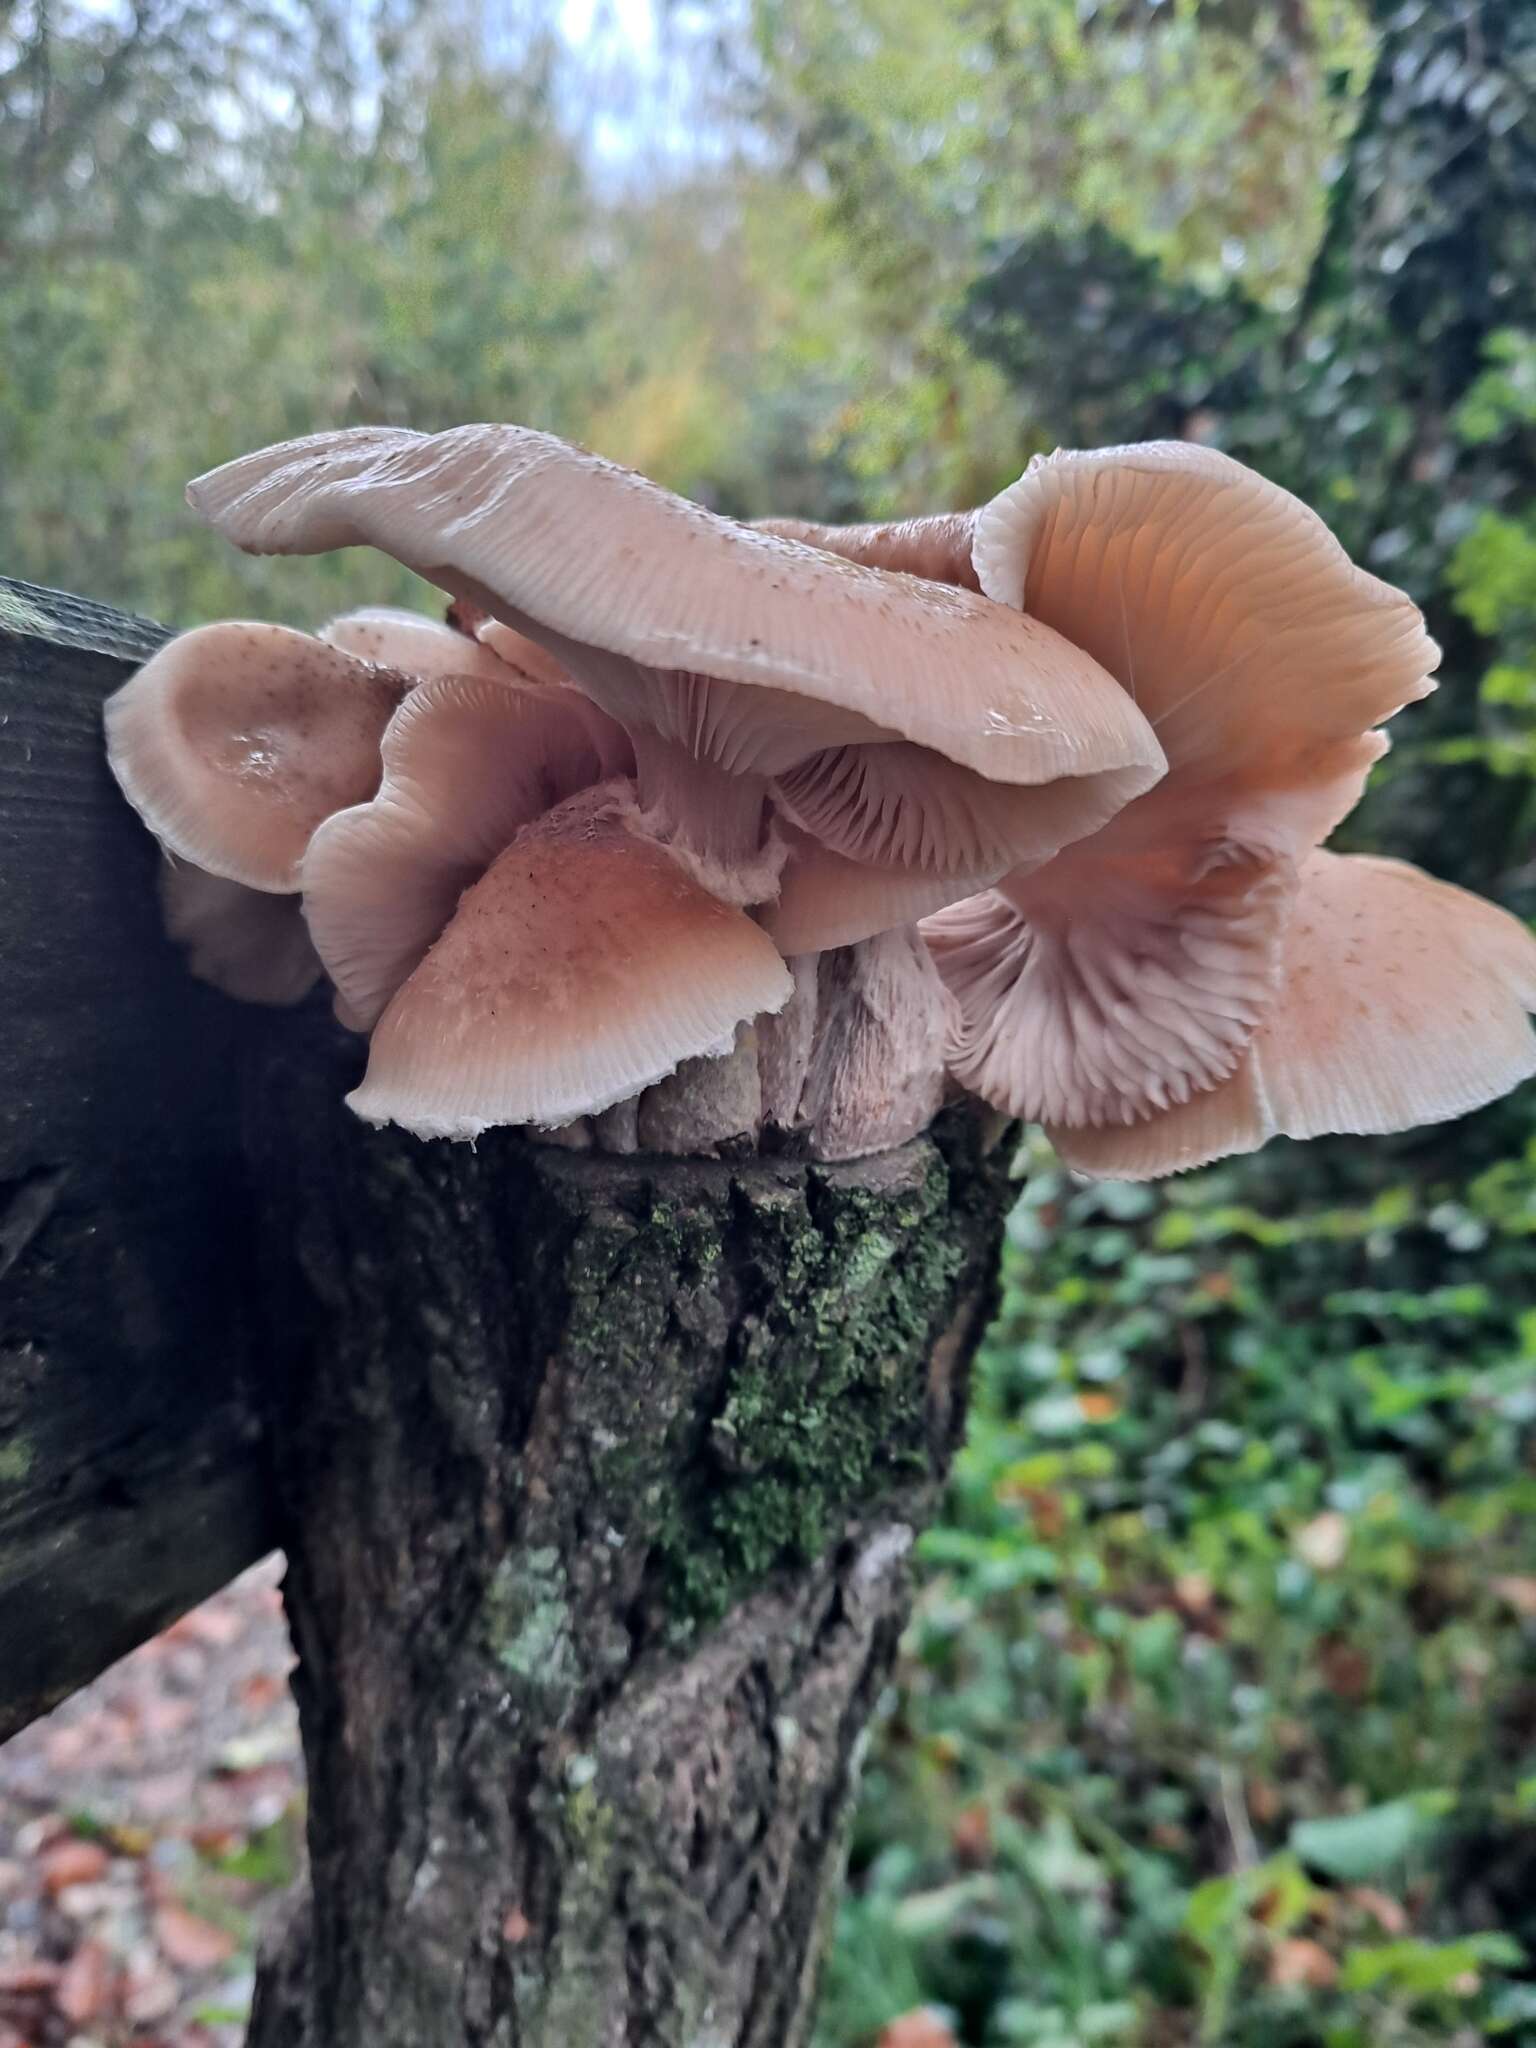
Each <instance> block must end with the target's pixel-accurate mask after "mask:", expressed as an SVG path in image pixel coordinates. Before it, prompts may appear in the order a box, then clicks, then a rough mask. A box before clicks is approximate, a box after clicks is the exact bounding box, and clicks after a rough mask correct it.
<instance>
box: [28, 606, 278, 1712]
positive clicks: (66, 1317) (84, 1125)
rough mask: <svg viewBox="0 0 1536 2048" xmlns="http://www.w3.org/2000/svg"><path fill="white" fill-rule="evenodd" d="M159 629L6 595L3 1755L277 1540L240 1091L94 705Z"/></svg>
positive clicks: (228, 1037)
mask: <svg viewBox="0 0 1536 2048" xmlns="http://www.w3.org/2000/svg"><path fill="white" fill-rule="evenodd" d="M164 637H165V636H164V632H163V630H162V629H161V628H159V627H156V626H151V625H148V624H147V623H146V622H144V621H143V620H138V619H130V618H126V617H124V616H123V614H121V613H119V612H111V611H107V610H105V609H103V608H101V607H98V606H93V605H88V604H83V603H81V602H80V601H78V600H76V599H73V598H66V597H62V596H60V595H59V594H58V593H57V592H54V591H42V590H33V589H30V588H28V587H26V586H23V585H17V584H6V583H0V1004H3V1010H0V1738H3V1737H5V1736H6V1735H8V1734H11V1733H13V1732H14V1730H15V1729H17V1728H19V1727H20V1726H22V1725H23V1723H25V1722H26V1721H28V1720H30V1719H31V1718H32V1717H33V1716H34V1715H35V1714H38V1713H41V1712H42V1711H43V1710H44V1709H45V1708H46V1707H48V1706H51V1705H52V1704H53V1703H54V1701H56V1700H58V1699H60V1698H62V1697H63V1695H64V1694H65V1693H67V1692H69V1691H70V1690H71V1689H72V1688H73V1687H74V1686H76V1685H79V1684H81V1683H82V1682H83V1681H84V1680H85V1679H87V1678H90V1677H92V1676H93V1675H94V1674H95V1673H96V1672H97V1671H99V1670H101V1669H102V1668H103V1667H104V1666H105V1665H106V1664H108V1663H110V1662H111V1661H112V1659H113V1658H114V1657H117V1656H120V1655H121V1654H122V1653H123V1652H124V1651H125V1650H128V1649H131V1648H132V1647H133V1645H134V1644H135V1643H137V1642H139V1641H141V1640H142V1639H143V1638H144V1637H145V1636H146V1635H149V1634H152V1633H153V1631H154V1630H155V1629H156V1628H159V1627H161V1626H163V1625H164V1624H165V1623H166V1622H167V1621H169V1620H171V1619H172V1618H173V1617H174V1616H175V1615H176V1614H179V1613H180V1612H182V1611H183V1610H184V1609H185V1608H187V1607H189V1606H191V1605H192V1604H193V1603H194V1602H195V1601H197V1600H200V1599H202V1598H203V1597H204V1595H206V1594H208V1593H211V1592H212V1591H214V1589H215V1588H216V1587H218V1586H220V1585H222V1584H223V1583H224V1582H225V1581H226V1580H227V1579H229V1578H230V1577H231V1576H232V1575H233V1574H234V1573H235V1572H237V1571H239V1570H240V1568H241V1567H242V1566H243V1565H245V1564H247V1563H249V1562H250V1560H251V1559H252V1558H253V1557H257V1556H259V1555H260V1554H261V1552H262V1549H263V1548H264V1547H270V1543H271V1540H272V1539H271V1528H270V1522H269V1520H268V1517H267V1511H266V1492H265V1488H264V1484H263V1481H262V1475H261V1470H260V1455H259V1447H258V1445H257V1443H256V1434H255V1418H254V1414H253V1411H252V1408H251V1406H250V1403H249V1402H248V1400H247V1399H246V1397H245V1395H244V1393H243V1391H242V1375H243V1371H244V1368H245V1366H246V1363H247V1361H248V1358H249V1344H248V1337H247V1333H248V1331H249V1329H250V1327H251V1318H250V1316H249V1314H248V1313H247V1307H246V1302H245V1294H246V1292H247V1287H248V1281H247V1275H248V1272H249V1263H248V1243H249V1230H248V1217H249V1196H248V1189H247V1176H246V1172H245V1169H244V1166H243V1164H242V1162H241V1159H240V1151H239V1130H238V1117H237V1090H236V1089H235V1088H234V1087H233V1086H232V1075H233V1074H234V1073H235V1071H236V1069H237V1065H238V1061H239V1058H240V1051H239V1048H240V1045H241V1043H242V1042H243V1035H244V1033H245V1031H246V1024H245V1020H244V1019H243V1018H242V1016H241V1013H240V1012H239V1011H238V1010H237V1009H236V1008H235V1006H234V1005H233V1004H230V1003H225V1002H223V1001H221V1000H220V999H219V998H218V997H216V996H214V995H212V994H211V993H210V992H209V991H207V990H205V989H199V988H198V987H197V986H196V984H195V983H193V982H191V981H190V980H189V979H188V977H187V974H186V972H185V970H184V968H183V967H182V964H181V961H180V958H179V956H178V955H177V954H176V953H175V952H174V951H173V950H172V948H171V947H169V946H168V945H167V944H166V943H165V941H164V939H163V938H162V937H161V935H160V928H159V915H158V911H157V908H156V903H155V891H154V872H155V859H156V855H155V849H154V847H153V845H152V843H151V842H150V840H149V838H148V837H147V835H146V834H145V833H144V832H143V830H142V829H141V828H140V826H139V824H138V821H137V820H136V819H135V818H134V817H133V815H132V814H131V812H130V811H129V810H128V808H127V806H126V805H125V804H124V803H123V801H122V799H121V798H120V797H119V796H118V793H117V791H116V789H115V788H114V787H113V784H112V780H111V777H110V776H109V775H108V773H107V768H106V762H105V758H104V756H103V752H102V742H101V701H102V698H103V697H104V696H105V695H106V694H107V692H108V691H110V690H112V689H115V688H116V686H117V685H118V684H119V683H120V682H121V681H122V680H123V679H124V678H125V677H126V676H127V675H129V674H130V673H131V672H132V670H133V668H134V667H135V666H136V664H137V663H138V662H139V661H140V660H142V659H143V657H144V656H145V655H146V654H147V653H149V652H150V651H151V650H152V649H153V648H155V647H156V646H158V645H159V643H160V641H161V640H162V639H163V638H164Z"/></svg>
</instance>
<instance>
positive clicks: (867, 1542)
mask: <svg viewBox="0 0 1536 2048" xmlns="http://www.w3.org/2000/svg"><path fill="white" fill-rule="evenodd" d="M325 1068H326V1062H325V1061H324V1060H322V1059H318V1058H317V1059H313V1060H309V1061H306V1062H305V1063H304V1065H303V1068H302V1071H296V1070H295V1069H294V1068H293V1067H292V1066H286V1067H285V1072H286V1075H287V1077H288V1078H286V1079H284V1080H283V1082H282V1083H281V1085H282V1086H283V1087H284V1088H285V1089H286V1090H287V1092H288V1100H287V1102H286V1103H285V1106H284V1112H283V1114H284V1118H285V1119H286V1118H287V1117H289V1116H293V1115H297V1116H299V1117H301V1118H305V1119H308V1118H313V1120H314V1123H315V1127H316V1128H317V1130H320V1131H321V1132H324V1130H325V1127H326V1124H327V1121H328V1119H329V1118H331V1117H332V1116H333V1115H334V1113H335V1112H334V1110H333V1108H332V1105H333V1104H334V1103H335V1102H336V1101H337V1100H338V1098H339V1093H340V1085H339V1080H338V1077H337V1076H336V1075H335V1073H334V1072H331V1073H326V1072H325ZM268 1085H269V1086H270V1085H275V1084H274V1083H273V1082H272V1081H271V1077H269V1083H268ZM259 1121H260V1120H259V1119H258V1122H259ZM316 1156H317V1157H320V1158H323V1159H324V1160H325V1161H326V1162H327V1164H326V1170H325V1172H324V1175H323V1176H309V1177H307V1178H306V1180H305V1181H304V1183H303V1184H302V1185H296V1186H295V1187H294V1189H293V1192H292V1196H291V1206H289V1207H288V1208H287V1209H286V1210H281V1209H280V1210H277V1211H274V1212H273V1213H272V1214H271V1215H270V1216H269V1218H268V1222H269V1226H270V1227H269V1236H270V1239H271V1242H272V1243H273V1245H274V1246H276V1247H291V1246H292V1245H293V1244H295V1243H296V1244H297V1245H298V1246H299V1247H300V1254H301V1256H300V1268H301V1271H300V1272H299V1273H298V1274H297V1275H296V1274H295V1272H294V1269H293V1267H292V1265H291V1264H290V1262H289V1261H288V1259H287V1258H286V1256H285V1257H282V1258H280V1259H278V1260H277V1261H276V1262H275V1266H274V1272H275V1275H276V1276H278V1278H279V1279H281V1278H282V1276H285V1275H286V1277H287V1287H288V1291H287V1292H286V1294H284V1295H281V1296H280V1297H279V1299H278V1301H277V1314H278V1316H279V1318H280V1322H281V1327H282V1329H283V1330H284V1332H285V1337H286V1344H285V1356H286V1360H287V1366H286V1371H285V1373H284V1377H283V1384H282V1386H281V1388H280V1389H275V1390H274V1391H275V1393H276V1394H277V1396H278V1397H277V1398H275V1399H274V1402H273V1423H272V1427H273V1431H274V1437H275V1448H276V1453H277V1465H278V1471H279V1474H280V1483H281V1486H282V1489H283V1492H284V1496H285V1498H284V1522H285V1531H284V1540H285V1542H286V1544H287V1547H288V1552H289V1560H290V1573H289V1582H288V1600H289V1611H290V1614H291V1616H292V1620H293V1625H294V1631H295V1636H296V1640H297V1644H298V1649H299V1653H300V1666H299V1672H298V1678H297V1687H298V1694H299V1701H300V1708H301V1713H302V1717H303V1723H304V1734H305V1744H306V1750H307V1754H308V1759H309V1766H310V1777H311V1793H310V1800H311V1806H310V1844H311V1864H312V1891H311V1893H310V1895H309V1896H308V1897H307V1898H306V1899H305V1901H303V1902H302V1903H301V1904H300V1905H299V1906H298V1907H297V1909H296V1910H295V1911H294V1913H293V1914H292V1917H291V1919H290V1921H289V1924H288V1926H287V1929H286V1932H285V1934H284V1935H283V1937H282V1938H281V1940H280V1941H279V1942H278V1943H277V1944H276V1945H275V1948H274V1952H273V1954H272V1955H271V1956H270V1957H269V1959H268V1962H267V1965H266V1967H265V1969H264V1971H263V1973H262V1978H261V1982H260V1984H259V1987H258V1995H257V2004H256V2012H255V2016H254V2019H253V2022H252V2030H251V2041H252V2043H253V2044H255V2048H278V2044H283V2048H300V2044H303V2048H491V2044H495V2048H641V2044H647V2048H651V2044H656V2048H661V2044H665V2048H749V2044H750V2048H795V2044H798V2043H802V2042H804V2041H805V2040H806V2039H807V2038H808V2033H809V2028H810V2024H811V2007H812V1999H813V1987H814V1980H815V1975H816V1967H817V1963H818V1960H819V1954H820V1948H821V1937H822V1934H823V1931H824V1929H825V1926H826V1924H827V1918H828V1911H829V1906H830V1904H831V1902H832V1901H833V1899H834V1898H835V1892H836V1885H837V1879H838V1874H839V1867H840V1859H841V1850H842V1841H843V1831H844V1822H845V1818H846V1815H847V1811H848V1805H849V1801H850V1798H851V1795H852V1792H853V1788H854V1781H855V1777H856V1771H857V1761H858V1757H859V1753H860V1747H861V1743H862V1740H863V1736H864V1731H865V1728H866V1726H867V1723H868V1721H869V1718H870V1715H871V1713H872V1711H873V1709H874V1706H875V1702H876V1699H877V1697H878V1694H879V1691H880V1688H881V1685H882V1683H883V1682H884V1680H885V1678H886V1675H887V1673H888V1671H889V1669H890V1665H891V1659H892V1656H893V1654H894V1650H895V1645H896V1641H897V1637H898V1634H899V1632H900V1629H901V1626H902V1623H903V1620H904V1618H905V1615H906V1612H907V1604H908V1585H909V1581H908V1554H909V1552H910V1548H911V1544H912V1540H913V1536H914V1533H915V1531H916V1530H917V1529H918V1528H919V1527H920V1526H921V1525H922V1523H923V1521H924V1520H925V1518H926V1517H927V1516H928V1515H929V1513H930V1512H931V1510H932V1507H933V1504H934V1499H935V1494H936V1489H937V1487H938V1485H939V1483H940V1481H941V1478H942V1476H943V1473H944V1471H945V1468H946V1466H947V1463H948V1460H949V1458H950V1455H951V1452H952V1450H953V1447H954V1444H955V1440H956V1435H957V1432H958V1430H959V1427H960V1422H961V1414H962V1408H963V1399H964V1387H965V1378H966V1369H967V1366H968V1363H969V1359H970V1355H971V1352H972V1349H973V1347H974V1344H975V1341H976V1338H977V1336H978V1334H979V1332H980V1330H981V1328H982V1326H983V1323H984V1320H985V1318H986V1316H987V1314H988V1312H989V1307H990V1302H991V1288H992V1275H993V1272H994V1269H995V1265H996V1256H997V1249H998V1236H999V1229H1000V1222H1001V1218H1002V1215H1003V1211H1004V1206H1005V1196H1006V1189H1005V1184H1004V1173H1003V1169H1002V1159H1001V1157H1000V1156H999V1155H996V1154H994V1155H991V1156H984V1155H983V1153H982V1150H981V1146H980V1143H979V1139H978V1134H977V1130H976V1127H975V1125H974V1124H973V1123H972V1122H971V1121H970V1120H969V1119H968V1118H967V1117H965V1116H964V1115H960V1114H955V1115H952V1116H951V1117H950V1118H949V1119H948V1120H946V1121H945V1122H943V1123H941V1125H940V1127H939V1128H938V1129H937V1130H936V1131H935V1133H934V1134H933V1136H932V1137H925V1138H922V1139H918V1140H915V1141H914V1142H912V1143H911V1144H909V1145H907V1146H906V1147H904V1148H903V1149H902V1150H900V1151H898V1152H894V1153H891V1154H888V1155H886V1156H884V1157H880V1158H876V1159H872V1160H868V1161H864V1162H860V1163H857V1164H853V1165H848V1166H837V1167H826V1166H810V1165H804V1164H792V1163H787V1162H775V1161H772V1160H765V1159H756V1158H754V1159H746V1160H741V1161H737V1162H715V1161H709V1162H704V1161H697V1162H687V1161H661V1160H655V1159H645V1158H622V1159H614V1158H601V1157H597V1156H593V1155H579V1154H570V1153H566V1152H563V1151H560V1150H558V1149H554V1148H549V1147H540V1146H536V1145H532V1144H529V1143H526V1142H524V1141H522V1140H520V1139H519V1138H517V1137H515V1136H513V1135H511V1134H500V1135H499V1136H497V1137H496V1138H494V1139H487V1140H486V1141H483V1142H482V1143H481V1144H480V1146H479V1147H478V1149H476V1150H474V1151H470V1150H468V1149H466V1148H464V1147H449V1146H445V1145H438V1144H428V1145H423V1144H419V1143H417V1142H414V1141H412V1140H410V1139H405V1138H400V1137H398V1136H395V1135H390V1134H370V1133H365V1132H362V1131H359V1130H358V1129H357V1128H356V1127H355V1126H354V1127H353V1128H352V1129H350V1130H347V1131H346V1132H345V1133H342V1132H341V1131H340V1130H338V1131H337V1136H336V1142H335V1143H334V1144H331V1143H328V1142H321V1143H320V1144H319V1145H318V1146H317V1147H316Z"/></svg>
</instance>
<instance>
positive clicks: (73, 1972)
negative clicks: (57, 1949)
mask: <svg viewBox="0 0 1536 2048" xmlns="http://www.w3.org/2000/svg"><path fill="white" fill-rule="evenodd" d="M116 1990H117V1965H116V1963H115V1962H114V1961H113V1958H112V1954H111V1951H110V1950H108V1949H106V1948H104V1947H103V1946H102V1944H101V1943H100V1942H99V1941H82V1942H81V1944H80V1946H79V1947H78V1948H77V1949H76V1950H75V1952H74V1954H73V1955H72V1956H71V1957H70V1959H69V1961H68V1962H67V1963H66V1964H65V1965H64V1971H63V1974H62V1976H61V1977H60V1978H59V1983H58V1989H57V1990H56V1991H55V1992H54V1994H53V2002H54V2004H55V2005H56V2006H57V2007H58V2008H59V2011H60V2012H61V2013H63V2015H64V2017H65V2019H67V2020H70V2021H72V2022H73V2024H74V2025H75V2026H77V2027H83V2026H85V2025H87V2024H88V2023H89V2022H90V2021H91V2020H97V2019H100V2018H101V2017H102V2016H103V2014H104V2013H107V2012H109V2011H110V2010H111V2008H112V2006H113V2004H114V2002H115V1993H116Z"/></svg>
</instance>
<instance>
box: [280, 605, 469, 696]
mask: <svg viewBox="0 0 1536 2048" xmlns="http://www.w3.org/2000/svg"><path fill="white" fill-rule="evenodd" d="M318 637H319V638H320V639H322V640H323V641H324V642H325V643H326V645H327V646H328V647H339V648H340V649H341V651H342V653H343V654H351V655H354V656H355V657H356V658H357V659H358V660H359V661H372V662H377V663H378V664H379V665H380V666H381V667H383V668H392V669H396V670H398V671H399V672H400V673H401V674H402V675H408V676H411V677H413V678H415V679H416V680H417V681H419V682H423V683H426V682H431V681H432V680H433V679H434V677H437V676H479V677H481V678H483V679H484V680H485V681H486V682H502V681H505V680H506V678H505V674H504V664H503V663H502V662H500V661H498V660H497V658H496V656H495V655H494V654H493V653H491V652H490V651H489V650H488V649H486V648H484V647H482V646H481V645H480V644H479V642H478V640H476V639H475V638H474V637H472V636H470V635H467V634H464V633H458V632H455V631H454V629H453V627H452V626H450V625H447V624H446V623H445V622H444V621H443V620H441V619H432V618H428V617H427V616H426V614H425V613H424V612H409V611H404V610H401V609H398V608H397V607H395V606H393V605H366V606H364V607H362V608H361V609H360V610H358V611H355V612H343V613H342V615H341V617H340V618H336V619H331V620H330V621H329V622H328V623H327V624H326V625H324V626H322V627H321V628H320V632H319V636H318Z"/></svg>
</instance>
